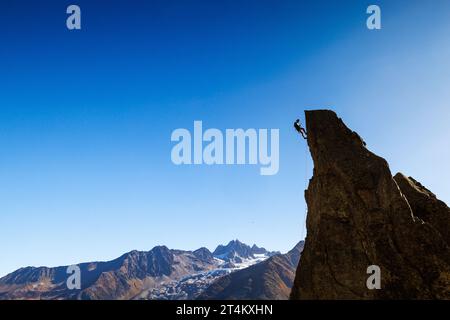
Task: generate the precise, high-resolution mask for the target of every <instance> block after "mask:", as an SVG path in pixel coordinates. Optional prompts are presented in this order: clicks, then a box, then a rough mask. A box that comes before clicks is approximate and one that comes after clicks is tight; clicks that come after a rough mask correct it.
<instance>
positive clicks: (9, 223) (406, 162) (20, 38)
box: [0, 0, 450, 276]
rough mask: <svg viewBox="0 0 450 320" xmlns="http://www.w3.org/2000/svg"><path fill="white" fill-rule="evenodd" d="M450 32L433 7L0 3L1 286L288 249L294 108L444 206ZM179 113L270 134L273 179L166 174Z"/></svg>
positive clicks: (449, 11) (293, 238)
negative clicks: (181, 258) (74, 24)
mask: <svg viewBox="0 0 450 320" xmlns="http://www.w3.org/2000/svg"><path fill="white" fill-rule="evenodd" d="M69 4H78V5H79V6H80V7H81V10H82V30H80V31H68V30H67V29H66V25H65V19H66V16H67V15H66V13H65V11H66V7H67V6H68V5H69ZM370 4H378V5H380V7H381V10H382V30H380V31H369V30H368V29H367V28H366V24H365V23H366V22H365V21H366V18H367V14H366V13H365V11H366V8H367V6H368V5H370ZM449 34H450V2H449V1H447V0H433V1H392V0H389V1H371V2H368V1H361V0H355V1H317V0H314V1H312V0H311V1H300V0H292V1H280V0H272V1H268V0H257V1H256V0H255V1H248V0H243V1H222V0H215V1H192V0H183V1H181V0H180V1H171V0H164V1H150V0H149V1H137V0H136V1H125V0H121V1H91V0H90V1H84V0H76V1H70V2H69V1H62V0H59V1H22V0H5V1H1V4H0V40H1V42H0V227H1V229H0V276H1V275H5V274H6V273H8V272H11V271H13V270H15V269H17V268H19V267H23V266H29V265H34V266H41V265H47V266H56V265H65V264H74V263H78V262H82V261H91V260H108V259H112V258H115V257H117V256H119V255H121V254H123V253H124V252H126V251H130V250H133V249H138V250H149V249H151V248H152V247H153V246H155V245H160V244H164V245H167V246H168V247H170V248H179V249H196V248H198V247H201V246H206V247H208V248H210V249H214V247H215V246H216V245H218V244H220V243H226V242H228V241H229V240H231V239H236V238H238V239H240V240H241V241H243V242H246V243H248V244H253V243H256V244H258V245H260V246H265V247H267V248H268V249H271V250H280V251H287V250H289V249H290V248H291V247H293V246H294V245H295V244H296V243H297V242H298V241H299V240H301V239H302V238H303V237H304V236H305V231H304V220H305V216H304V215H305V205H304V199H303V189H304V187H305V185H306V180H305V176H306V174H307V175H308V176H310V175H311V167H312V164H311V162H310V160H309V159H310V158H309V155H308V158H307V157H306V156H307V154H306V145H305V143H304V142H303V141H302V140H301V139H299V136H298V135H296V134H295V133H294V131H293V128H292V122H293V120H295V118H297V117H302V118H303V110H304V109H313V108H324V107H330V108H332V109H334V110H335V111H336V112H337V113H338V114H339V116H341V117H342V118H343V119H344V121H345V122H346V123H347V125H348V126H349V127H350V128H352V129H354V130H356V131H358V132H359V134H360V135H361V136H362V137H363V138H364V139H365V141H366V142H367V145H368V148H370V149H371V150H372V151H374V152H375V153H377V154H379V155H381V156H383V157H384V158H386V159H387V160H388V162H389V163H390V166H391V170H392V171H393V172H394V173H395V172H397V171H402V172H403V173H405V174H407V175H411V176H413V177H415V178H416V179H417V180H419V181H421V182H422V183H423V184H424V185H425V186H427V187H428V188H430V189H431V190H432V191H433V192H434V193H436V194H437V196H438V197H439V198H441V199H442V200H444V201H446V202H447V203H450V187H449V183H448V182H449V181H450V173H449V170H448V166H449V163H450V148H449V144H450V142H449V139H450V135H449V128H448V126H449V124H448V123H449V119H450V62H449V61H450V60H449V57H450V38H449ZM194 120H202V121H203V125H204V127H206V128H210V127H214V128H219V129H223V130H224V129H226V128H240V127H241V128H279V129H280V170H279V173H278V174H277V175H275V176H260V175H259V167H255V166H242V167H239V166H174V165H173V164H172V162H171V160H170V151H171V148H172V146H173V143H172V142H171V141H170V135H171V132H172V130H174V129H176V128H192V126H193V121H194ZM306 159H307V161H306Z"/></svg>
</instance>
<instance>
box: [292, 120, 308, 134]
mask: <svg viewBox="0 0 450 320" xmlns="http://www.w3.org/2000/svg"><path fill="white" fill-rule="evenodd" d="M294 128H295V130H297V132H298V133H300V134H301V135H302V137H303V139H306V138H307V136H306V130H305V129H304V128H302V125H301V124H300V119H297V120H295V122H294Z"/></svg>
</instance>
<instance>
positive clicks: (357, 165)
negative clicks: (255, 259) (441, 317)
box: [291, 110, 450, 299]
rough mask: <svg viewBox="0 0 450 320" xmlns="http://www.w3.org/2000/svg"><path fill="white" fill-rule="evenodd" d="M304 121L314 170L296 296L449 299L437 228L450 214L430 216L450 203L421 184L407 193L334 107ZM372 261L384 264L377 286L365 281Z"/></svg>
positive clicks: (446, 259) (449, 253)
mask: <svg viewBox="0 0 450 320" xmlns="http://www.w3.org/2000/svg"><path fill="white" fill-rule="evenodd" d="M306 124H307V132H308V145H309V149H310V151H311V155H312V158H313V161H314V173H313V177H312V179H311V180H310V183H309V186H308V190H306V191H305V198H306V201H307V204H308V215H307V231H308V233H307V238H306V241H305V248H304V251H303V253H302V256H301V259H300V264H299V267H298V269H297V273H296V278H295V284H294V287H293V289H292V293H291V298H293V299H450V250H449V247H448V244H447V243H448V242H447V241H446V240H445V239H448V232H449V231H448V227H446V228H441V227H437V226H436V225H435V223H438V222H439V221H447V222H448V218H447V217H445V216H444V217H436V218H435V217H433V218H431V217H428V218H425V216H427V215H434V214H436V213H440V214H442V215H445V214H446V213H445V207H446V206H445V207H444V204H443V203H440V202H437V200H436V201H435V200H432V199H433V197H432V196H431V193H429V192H425V191H424V190H422V189H420V188H418V187H417V185H416V188H415V189H416V190H415V191H411V190H409V191H408V188H405V187H404V186H403V193H402V192H401V191H400V189H399V186H398V185H397V183H396V182H395V180H394V179H393V177H392V175H391V172H390V170H389V166H388V164H387V162H386V161H385V160H384V159H383V158H381V157H379V156H377V155H375V154H373V153H372V152H370V151H369V150H367V149H366V147H365V143H364V142H363V140H362V139H361V138H360V137H359V135H358V134H357V133H355V132H353V131H351V130H350V129H348V128H347V127H346V126H345V124H344V123H343V122H342V120H341V119H340V118H338V117H337V116H336V114H335V113H334V112H332V111H329V110H317V111H307V112H306ZM398 180H399V179H398ZM400 185H402V183H400ZM401 188H402V187H401ZM418 191H420V192H421V193H422V194H423V196H425V197H422V198H423V199H422V200H420V201H419V198H420V197H419V196H418V194H417V193H418ZM416 196H417V197H416ZM426 197H428V200H427V199H426ZM407 199H409V200H410V201H411V204H412V205H411V206H410V203H408V200H407ZM433 201H434V202H433ZM421 208H425V209H424V210H422V209H421ZM414 210H418V211H417V212H414ZM421 210H422V211H421ZM419 211H420V212H419ZM446 212H447V215H448V210H447V211H446ZM419 216H422V217H421V218H419ZM370 265H378V266H379V267H380V268H381V289H379V290H377V289H375V290H369V289H368V288H367V286H366V281H367V278H368V277H369V275H368V274H367V267H368V266H370Z"/></svg>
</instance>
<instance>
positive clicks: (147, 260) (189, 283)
mask: <svg viewBox="0 0 450 320" xmlns="http://www.w3.org/2000/svg"><path fill="white" fill-rule="evenodd" d="M296 248H297V249H298V248H302V246H300V247H299V246H298V245H297V246H296ZM295 252H298V254H297V255H296V254H293V253H292V251H291V252H289V253H287V254H284V255H283V254H280V253H279V252H271V251H267V250H266V249H265V248H260V247H258V246H256V245H253V246H248V245H246V244H244V243H242V242H240V241H239V240H233V241H230V242H229V243H228V244H227V245H219V246H218V247H217V248H216V249H215V250H214V251H213V252H211V251H209V250H208V249H207V248H199V249H197V250H194V251H185V250H171V249H169V248H167V247H166V246H156V247H154V248H153V249H151V250H150V251H131V252H128V253H126V254H124V255H122V256H120V257H118V258H117V259H114V260H111V261H106V262H88V263H81V264H79V265H78V267H79V268H80V271H81V277H80V280H81V288H80V289H69V288H68V286H67V284H66V282H67V279H68V277H69V276H70V274H68V273H67V268H68V266H61V267H55V268H48V267H26V268H21V269H18V270H16V271H14V272H12V273H10V274H8V275H6V276H5V277H3V278H1V279H0V299H83V300H85V299H87V300H90V299H110V300H117V299H163V300H182V299H196V298H199V297H200V295H201V294H202V293H203V292H204V291H205V290H208V291H207V295H208V298H210V299H215V298H216V297H222V296H223V295H224V294H225V293H224V292H223V291H220V290H218V288H221V287H223V284H222V283H220V284H219V285H216V284H215V282H216V281H218V280H220V279H221V278H227V277H229V276H231V275H233V274H238V275H239V274H241V273H244V274H249V273H254V276H255V277H260V278H261V280H262V281H264V280H265V279H266V278H265V276H264V277H262V275H263V274H264V275H268V274H270V275H271V278H267V279H268V280H271V281H274V280H273V279H278V280H276V281H280V284H279V288H280V290H281V291H280V292H278V291H277V290H276V289H275V290H274V291H273V293H269V294H268V295H262V294H260V293H256V291H255V292H253V290H248V289H242V288H244V287H245V286H246V285H247V282H245V283H244V282H242V284H241V285H242V288H241V285H240V284H239V281H238V280H236V278H235V277H233V278H231V279H232V283H233V286H232V289H231V288H228V289H227V291H226V294H228V295H230V298H232V297H235V296H240V297H242V296H243V294H242V290H244V291H245V292H247V295H248V297H247V298H249V299H250V298H251V297H253V296H258V297H260V298H261V299H264V298H273V297H280V298H283V299H287V298H288V296H289V292H288V291H289V290H287V289H286V288H287V287H289V288H290V286H292V284H293V274H294V272H295V268H296V262H298V259H299V254H300V252H299V251H298V250H296V251H295ZM279 261H283V262H279ZM286 261H291V262H292V263H289V264H286V263H285V262H286ZM257 265H260V267H259V268H256V269H251V268H252V267H255V266H257ZM275 265H276V266H278V265H279V266H281V265H283V266H284V268H282V267H273V266H275ZM286 268H287V269H286ZM291 275H292V276H291ZM244 278H245V277H244ZM281 282H282V283H281ZM210 286H213V288H212V289H209V287H210ZM255 290H256V288H255ZM234 291H236V293H233V292H234Z"/></svg>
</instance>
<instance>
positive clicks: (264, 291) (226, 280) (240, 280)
mask: <svg viewBox="0 0 450 320" xmlns="http://www.w3.org/2000/svg"><path fill="white" fill-rule="evenodd" d="M303 244H304V242H303V241H301V242H299V243H298V244H297V245H296V246H295V247H294V248H293V249H292V250H291V251H289V252H288V253H286V254H277V255H274V256H272V257H270V258H268V259H267V260H265V261H263V262H260V263H258V264H255V265H253V266H251V267H248V268H246V269H242V270H239V271H235V272H233V273H230V274H229V275H226V276H223V277H221V278H219V279H217V280H216V281H214V282H213V283H212V284H211V285H210V286H209V287H208V288H207V289H206V290H205V291H203V293H202V294H201V295H200V296H199V297H198V299H199V300H241V299H247V300H248V299H250V300H287V299H288V298H289V294H290V292H291V287H292V285H293V283H294V277H295V270H296V268H297V265H298V261H299V259H300V254H301V252H302V250H303Z"/></svg>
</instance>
